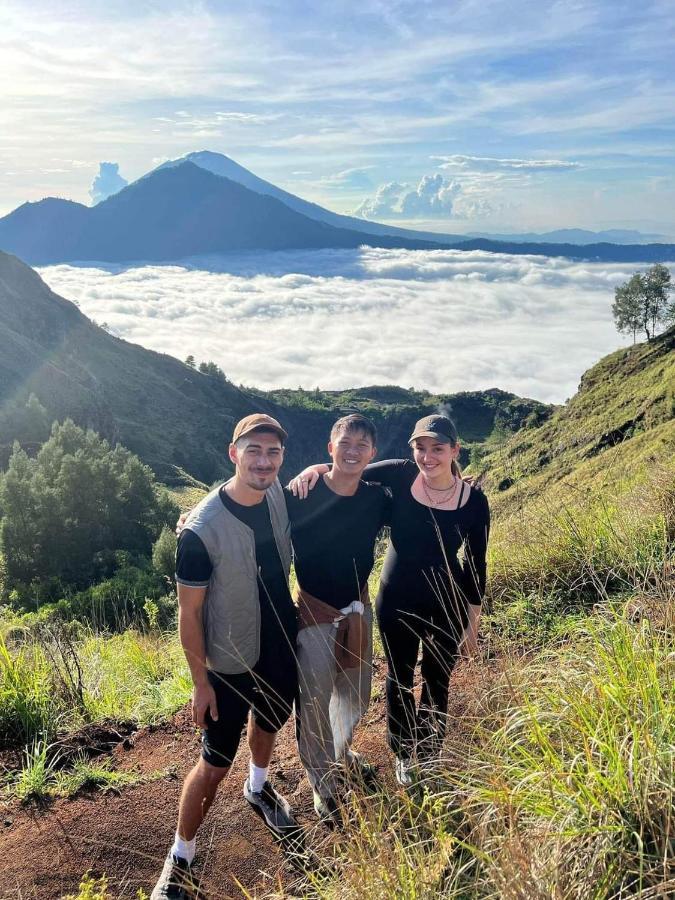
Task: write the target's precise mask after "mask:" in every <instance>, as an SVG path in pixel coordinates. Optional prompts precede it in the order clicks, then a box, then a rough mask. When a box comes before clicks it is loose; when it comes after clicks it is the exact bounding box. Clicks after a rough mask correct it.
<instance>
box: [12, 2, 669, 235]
mask: <svg viewBox="0 0 675 900" xmlns="http://www.w3.org/2000/svg"><path fill="white" fill-rule="evenodd" d="M673 46H675V16H673V4H672V0H645V2H643V3H640V4H635V3H634V2H633V0H606V2H605V0H593V2H588V0H559V2H551V0H457V2H438V0H358V2H353V0H343V2H338V3H332V4H328V3H310V2H306V0H283V2H271V0H269V2H268V0H252V2H250V3H246V4H234V3H229V2H175V0H166V2H161V3H160V2H149V3H148V2H133V3H132V2H129V0H110V2H108V3H106V4H100V3H95V2H88V0H49V2H42V0H38V2H32V0H24V2H17V0H3V3H2V4H1V5H0V215H3V214H5V213H7V212H9V211H10V210H12V209H14V208H15V207H16V206H18V205H19V204H21V203H23V202H24V201H26V200H38V199H41V198H42V197H44V196H62V197H68V198H71V199H74V200H77V201H79V202H82V203H90V202H92V197H96V196H97V188H96V187H95V186H94V184H93V183H94V180H95V178H96V176H97V174H98V173H99V166H100V163H102V162H108V163H111V164H116V165H117V166H118V167H119V168H118V170H114V171H115V172H116V173H117V177H118V178H119V179H120V181H123V180H126V181H133V180H135V179H136V178H138V177H140V176H141V175H143V174H144V173H145V172H147V171H148V170H150V169H151V168H152V167H153V166H155V165H157V164H158V163H159V162H161V161H163V160H165V159H167V158H175V157H179V156H182V155H184V154H185V153H188V152H190V151H193V150H204V149H209V150H213V151H217V152H221V153H225V154H226V155H228V156H230V157H232V158H233V159H235V160H236V161H237V162H239V163H240V164H241V165H244V166H246V167H247V168H249V169H251V170H252V171H254V172H255V173H256V174H257V175H259V176H261V177H263V178H265V179H267V180H268V181H272V182H274V183H275V184H277V185H279V186H280V187H283V188H285V189H286V190H289V191H291V192H292V193H295V194H298V195H300V196H302V197H304V198H307V199H309V200H313V201H315V202H318V203H320V204H322V205H324V206H326V207H328V208H330V209H332V210H335V211H338V212H345V213H357V214H359V215H362V216H366V217H368V218H373V219H377V220H379V221H384V222H394V223H396V224H409V225H411V226H414V227H417V228H429V229H433V230H436V231H446V232H455V233H465V232H470V231H485V230H487V231H503V232H514V231H516V232H517V231H526V230H527V231H529V230H537V231H545V230H548V229H552V228H558V227H584V228H590V229H604V228H636V229H639V230H641V231H643V232H647V233H658V234H666V235H668V236H674V235H675V168H674V166H673V162H674V161H675V78H674V77H673V76H674V70H675V54H673V52H672V48H673Z"/></svg>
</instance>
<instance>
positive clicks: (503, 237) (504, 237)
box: [467, 228, 671, 246]
mask: <svg viewBox="0 0 675 900" xmlns="http://www.w3.org/2000/svg"><path fill="white" fill-rule="evenodd" d="M467 238H485V239H486V240H488V241H507V242H514V241H515V242H517V243H537V244H539V243H541V244H580V245H582V246H584V245H586V244H600V243H609V244H664V243H665V244H667V243H669V242H670V241H671V239H670V238H669V237H668V236H667V235H665V234H643V233H642V232H641V231H636V230H634V229H624V228H610V229H608V230H607V231H588V230H587V229H585V228H558V229H556V230H555V231H545V232H543V233H539V232H536V231H527V232H524V233H522V234H493V233H491V232H483V231H476V232H470V233H469V234H468V235H467Z"/></svg>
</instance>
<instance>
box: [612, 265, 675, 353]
mask: <svg viewBox="0 0 675 900" xmlns="http://www.w3.org/2000/svg"><path fill="white" fill-rule="evenodd" d="M671 289H672V285H671V276H670V271H669V269H668V267H667V266H664V265H663V263H656V264H655V265H653V266H651V268H649V269H647V271H646V272H645V273H644V275H642V274H640V273H639V272H636V273H635V274H634V275H632V276H631V278H629V279H628V281H626V282H625V283H624V284H622V285H619V287H617V288H616V289H615V291H614V303H613V304H612V313H613V315H614V323H615V324H616V327H617V330H618V331H619V332H620V333H621V334H631V333H632V335H633V343H635V339H636V335H637V332H638V331H640V330H644V332H645V334H646V335H647V340H648V341H650V340H651V339H652V338H653V337H654V336H655V334H656V329H657V327H658V326H659V325H667V324H669V323H670V322H673V321H675V305H674V304H671V303H670V300H669V295H670V291H671Z"/></svg>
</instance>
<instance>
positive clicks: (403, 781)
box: [396, 756, 417, 788]
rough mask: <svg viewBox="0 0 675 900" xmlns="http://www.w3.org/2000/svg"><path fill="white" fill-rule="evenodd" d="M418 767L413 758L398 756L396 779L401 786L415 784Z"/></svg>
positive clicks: (406, 786)
mask: <svg viewBox="0 0 675 900" xmlns="http://www.w3.org/2000/svg"><path fill="white" fill-rule="evenodd" d="M416 775H417V769H416V766H415V765H414V763H413V761H412V760H411V759H404V758H403V757H402V756H397V757H396V781H397V782H398V783H399V784H400V785H401V787H405V788H408V787H412V786H413V785H414V784H415V778H416Z"/></svg>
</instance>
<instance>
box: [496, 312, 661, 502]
mask: <svg viewBox="0 0 675 900" xmlns="http://www.w3.org/2000/svg"><path fill="white" fill-rule="evenodd" d="M674 351H675V329H673V328H671V329H670V330H669V331H667V332H665V333H664V334H662V335H660V336H659V337H657V338H656V339H654V340H653V341H651V342H649V343H643V344H636V345H635V346H633V347H629V348H628V349H623V350H617V351H616V352H615V353H612V354H610V355H609V356H606V357H605V358H604V359H602V360H600V362H599V363H597V364H596V365H595V366H593V367H592V368H591V369H589V370H588V371H587V372H586V373H585V374H584V375H583V377H582V379H581V383H580V385H579V390H578V392H577V393H576V394H575V395H574V397H572V399H571V400H569V401H568V403H566V404H565V406H563V407H561V408H560V409H558V410H557V411H556V412H555V413H554V414H553V415H552V416H551V417H550V418H549V419H548V420H547V421H546V422H544V423H543V424H542V425H540V426H539V427H536V428H532V429H529V430H527V431H522V432H520V433H518V434H516V435H515V436H514V437H512V438H511V439H510V440H509V441H508V442H507V443H505V444H504V445H503V446H501V447H499V448H498V449H496V450H495V451H493V452H492V453H490V454H489V455H487V456H486V457H485V458H484V459H483V460H482V461H481V466H482V467H483V468H485V469H486V470H487V473H488V475H487V482H486V483H487V489H488V491H489V492H490V495H491V498H492V500H493V504H495V505H496V507H497V508H499V509H502V510H504V511H514V510H515V509H517V508H518V507H519V506H521V505H522V504H523V502H525V501H531V500H533V499H535V498H539V499H540V500H541V501H544V500H551V499H553V498H554V497H557V498H558V499H564V500H565V501H566V502H567V503H571V504H575V501H576V500H578V499H580V498H579V493H580V492H582V493H583V492H584V491H597V490H598V489H599V488H602V487H606V488H610V489H611V493H612V494H617V493H620V492H621V489H622V485H626V486H627V485H628V484H634V483H635V482H636V481H639V480H640V477H644V476H646V475H647V474H648V473H649V470H650V469H653V468H654V467H655V466H658V465H659V464H661V463H667V462H669V461H670V460H671V459H672V458H673V457H674V456H675V352H674Z"/></svg>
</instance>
